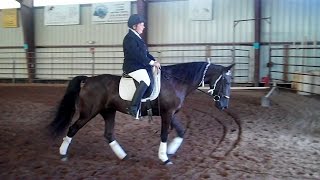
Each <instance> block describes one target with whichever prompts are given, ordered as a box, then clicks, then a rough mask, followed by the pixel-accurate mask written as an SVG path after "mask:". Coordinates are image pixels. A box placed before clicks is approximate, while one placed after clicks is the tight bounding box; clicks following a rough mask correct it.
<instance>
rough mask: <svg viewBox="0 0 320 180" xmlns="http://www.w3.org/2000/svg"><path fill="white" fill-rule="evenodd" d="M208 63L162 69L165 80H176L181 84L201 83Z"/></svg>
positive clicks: (179, 65)
mask: <svg viewBox="0 0 320 180" xmlns="http://www.w3.org/2000/svg"><path fill="white" fill-rule="evenodd" d="M207 64H208V63H207V62H190V63H181V64H175V65H169V66H163V67H162V68H161V72H162V75H163V76H164V78H166V79H168V78H170V79H171V78H174V79H176V80H177V81H180V82H181V83H192V84H193V83H200V81H201V79H202V76H203V72H204V70H205V68H206V66H207Z"/></svg>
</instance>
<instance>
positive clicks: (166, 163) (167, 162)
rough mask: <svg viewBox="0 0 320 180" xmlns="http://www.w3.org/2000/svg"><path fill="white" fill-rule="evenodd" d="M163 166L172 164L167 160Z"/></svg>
mask: <svg viewBox="0 0 320 180" xmlns="http://www.w3.org/2000/svg"><path fill="white" fill-rule="evenodd" d="M163 164H164V165H172V164H173V163H172V162H171V161H170V160H169V159H168V160H166V161H165V162H164V163H163Z"/></svg>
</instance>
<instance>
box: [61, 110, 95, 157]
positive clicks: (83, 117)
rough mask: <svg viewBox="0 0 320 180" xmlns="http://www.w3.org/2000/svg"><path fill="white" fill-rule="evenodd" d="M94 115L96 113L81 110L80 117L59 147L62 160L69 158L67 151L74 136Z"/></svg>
mask: <svg viewBox="0 0 320 180" xmlns="http://www.w3.org/2000/svg"><path fill="white" fill-rule="evenodd" d="M94 116H96V114H94V115H91V116H90V115H89V114H88V113H84V112H83V111H82V112H80V117H79V119H78V120H77V121H76V122H75V123H74V124H73V125H72V126H70V127H69V131H68V133H67V136H66V137H64V138H63V142H62V144H61V146H60V148H59V151H60V155H61V160H67V151H68V147H69V145H70V143H71V140H72V138H73V136H74V135H75V134H76V133H77V132H78V131H79V130H80V129H81V128H82V127H83V126H84V125H85V124H86V123H87V122H89V121H90V120H91V119H92V118H93V117H94Z"/></svg>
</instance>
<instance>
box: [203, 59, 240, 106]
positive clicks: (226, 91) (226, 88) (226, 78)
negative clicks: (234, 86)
mask: <svg viewBox="0 0 320 180" xmlns="http://www.w3.org/2000/svg"><path fill="white" fill-rule="evenodd" d="M233 66H234V64H232V65H230V66H228V67H223V69H222V71H221V73H220V74H218V75H217V76H215V78H213V80H211V82H210V90H209V91H208V92H209V93H210V94H211V96H212V97H213V100H214V101H215V105H216V107H217V108H218V109H220V110H223V109H227V108H228V106H229V99H230V92H231V78H232V76H231V71H230V69H231V68H232V67H233Z"/></svg>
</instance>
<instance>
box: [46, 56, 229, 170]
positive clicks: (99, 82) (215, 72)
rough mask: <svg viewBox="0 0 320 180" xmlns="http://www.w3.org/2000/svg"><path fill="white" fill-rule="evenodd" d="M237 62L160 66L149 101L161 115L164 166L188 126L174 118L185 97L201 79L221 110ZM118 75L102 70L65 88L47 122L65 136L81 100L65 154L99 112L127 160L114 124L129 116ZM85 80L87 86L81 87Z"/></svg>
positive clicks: (117, 150)
mask: <svg viewBox="0 0 320 180" xmlns="http://www.w3.org/2000/svg"><path fill="white" fill-rule="evenodd" d="M232 66H233V65H230V66H228V67H224V66H221V65H215V64H211V63H206V62H191V63H182V64H176V65H170V66H163V67H162V68H161V90H160V94H159V97H158V98H157V99H156V100H154V101H152V102H151V105H152V111H153V114H154V115H155V116H161V135H160V136H161V142H160V146H159V151H158V157H159V159H160V160H161V161H162V162H163V163H164V164H171V162H170V160H169V158H168V154H174V153H175V152H176V151H177V149H178V148H179V147H180V145H181V143H182V141H183V136H184V132H185V131H184V128H183V127H182V126H181V123H180V122H179V120H178V119H177V117H176V114H177V113H178V111H179V110H180V109H181V107H182V105H183V102H184V99H185V98H186V97H187V96H188V95H189V94H190V93H191V92H192V91H194V90H196V89H197V88H198V87H199V85H200V84H201V83H206V84H209V87H210V90H209V91H208V93H209V95H211V96H212V97H213V99H214V101H215V105H216V107H217V108H219V109H221V110H223V109H224V108H227V107H228V103H229V98H230V86H231V73H230V69H231V68H232ZM120 78H121V77H120V76H116V75H110V74H104V75H98V76H94V77H86V76H77V77H74V78H73V79H72V80H71V81H70V82H69V85H68V87H67V89H66V92H65V95H64V97H63V99H62V100H61V102H60V105H59V107H58V111H57V114H56V117H55V119H54V120H53V122H51V124H50V125H49V127H50V129H51V133H52V135H53V136H54V137H56V136H57V135H60V134H62V133H63V132H64V131H65V130H66V129H67V127H68V126H69V125H70V123H71V121H72V117H73V115H74V113H75V110H76V102H77V100H78V102H79V106H78V107H79V118H78V120H77V121H75V122H74V124H72V125H71V126H70V127H69V131H68V133H67V136H66V137H64V138H63V142H62V144H61V146H60V154H61V155H62V157H63V158H66V157H67V150H68V147H69V144H70V143H71V140H72V138H73V137H74V136H75V134H76V133H77V132H78V131H79V130H80V129H81V128H82V127H83V126H84V125H85V124H86V123H88V122H89V121H90V120H91V119H92V118H94V117H95V116H96V115H97V114H100V115H101V116H102V117H103V118H104V120H105V133H104V136H105V138H106V139H107V140H108V142H109V145H110V147H111V148H112V150H113V151H114V153H115V154H116V155H117V156H118V158H119V159H124V158H125V157H126V155H127V154H126V153H125V152H124V150H123V149H122V148H121V146H120V145H119V144H118V142H117V141H116V140H115V136H114V124H115V115H116V112H117V111H119V112H122V113H126V114H127V108H128V107H129V106H130V101H125V100H123V99H121V98H120V96H119V92H118V89H119V82H120ZM81 84H83V86H82V87H81ZM141 113H142V116H144V115H146V114H147V113H146V105H145V103H142V105H141ZM170 126H171V127H173V128H174V129H175V130H176V132H177V137H175V138H174V139H173V140H172V141H171V142H170V143H169V145H168V147H167V139H168V130H169V128H170Z"/></svg>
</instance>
